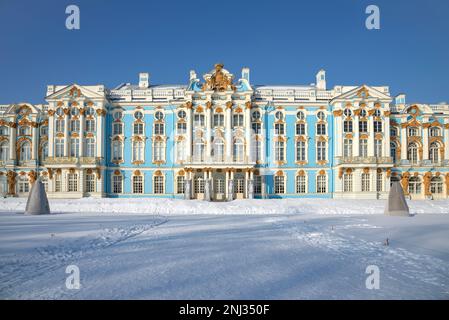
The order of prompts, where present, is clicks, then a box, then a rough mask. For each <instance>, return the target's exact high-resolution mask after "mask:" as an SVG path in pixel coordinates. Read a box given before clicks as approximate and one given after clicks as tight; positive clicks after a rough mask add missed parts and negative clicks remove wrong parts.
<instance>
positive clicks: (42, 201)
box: [25, 179, 50, 214]
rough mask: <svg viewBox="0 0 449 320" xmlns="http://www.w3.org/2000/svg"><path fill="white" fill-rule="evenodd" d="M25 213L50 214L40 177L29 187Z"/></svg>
mask: <svg viewBox="0 0 449 320" xmlns="http://www.w3.org/2000/svg"><path fill="white" fill-rule="evenodd" d="M25 214H50V206H49V205H48V199H47V193H46V192H45V187H44V184H43V183H42V181H41V180H40V179H38V180H36V182H35V183H34V184H33V186H32V187H31V191H30V194H29V195H28V201H27V205H26V208H25Z"/></svg>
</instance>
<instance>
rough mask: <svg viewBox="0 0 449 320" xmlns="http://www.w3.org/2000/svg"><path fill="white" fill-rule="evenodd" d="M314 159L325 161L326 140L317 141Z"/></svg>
mask: <svg viewBox="0 0 449 320" xmlns="http://www.w3.org/2000/svg"><path fill="white" fill-rule="evenodd" d="M316 159H317V161H326V142H325V141H318V142H317V148H316Z"/></svg>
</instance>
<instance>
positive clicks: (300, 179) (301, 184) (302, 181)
mask: <svg viewBox="0 0 449 320" xmlns="http://www.w3.org/2000/svg"><path fill="white" fill-rule="evenodd" d="M296 193H306V176H305V175H304V174H303V175H297V176H296Z"/></svg>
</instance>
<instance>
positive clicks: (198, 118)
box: [193, 113, 204, 127]
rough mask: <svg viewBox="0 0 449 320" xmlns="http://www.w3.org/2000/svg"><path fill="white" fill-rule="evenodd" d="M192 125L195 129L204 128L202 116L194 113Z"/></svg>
mask: <svg viewBox="0 0 449 320" xmlns="http://www.w3.org/2000/svg"><path fill="white" fill-rule="evenodd" d="M193 124H194V126H195V127H204V114H201V113H195V114H194V115H193Z"/></svg>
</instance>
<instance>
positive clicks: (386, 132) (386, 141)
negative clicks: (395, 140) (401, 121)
mask: <svg viewBox="0 0 449 320" xmlns="http://www.w3.org/2000/svg"><path fill="white" fill-rule="evenodd" d="M384 125H385V126H384V127H385V128H384V140H383V145H384V147H383V148H384V154H385V157H391V150H390V118H389V117H385V121H384Z"/></svg>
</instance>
